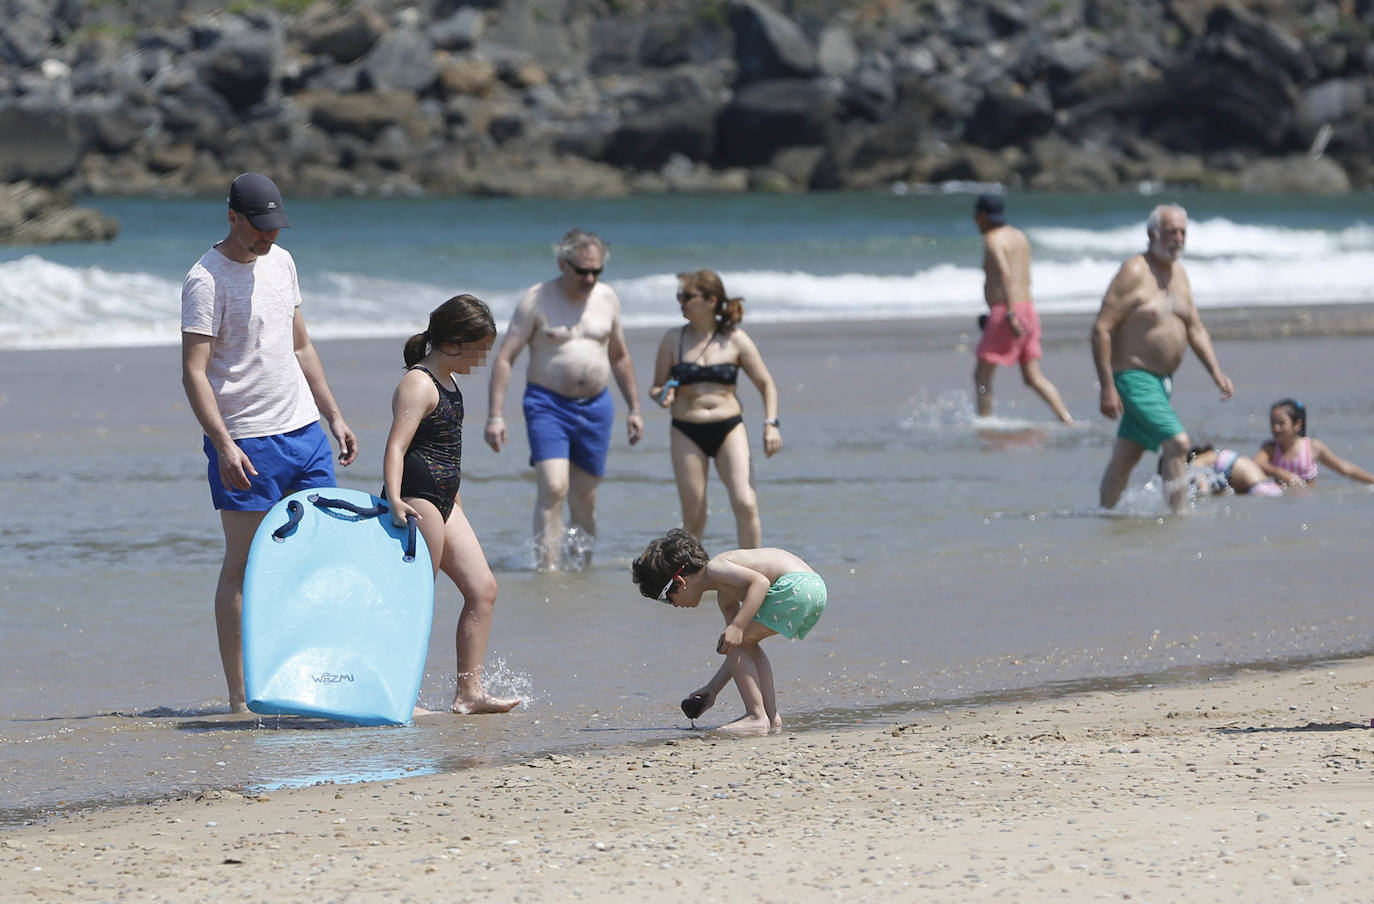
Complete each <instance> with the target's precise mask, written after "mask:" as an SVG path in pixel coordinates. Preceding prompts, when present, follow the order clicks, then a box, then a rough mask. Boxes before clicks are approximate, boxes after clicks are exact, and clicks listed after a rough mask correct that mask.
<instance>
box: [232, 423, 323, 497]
mask: <svg viewBox="0 0 1374 904" xmlns="http://www.w3.org/2000/svg"><path fill="white" fill-rule="evenodd" d="M234 442H236V443H237V444H238V447H239V448H240V449H242V450H243V451H244V454H245V455H247V456H248V460H249V461H251V462H252V463H253V467H254V468H256V469H257V472H258V473H257V476H256V477H255V476H253V475H251V474H250V475H248V477H249V480H250V481H251V482H252V485H251V486H249V488H248V489H246V490H236V489H233V488H232V487H226V486H225V485H224V483H223V482H222V481H221V480H220V479H219V453H218V452H216V451H215V447H214V445H213V444H212V443H211V442H210V437H208V436H207V437H205V457H206V458H208V459H209V460H210V465H209V468H208V469H207V470H208V473H209V477H210V498H211V499H213V500H214V502H215V508H217V509H225V510H227V511H231V512H265V511H267V510H268V509H270V508H271V507H272V506H274V505H276V504H277V503H278V502H280V501H281V500H282V499H285V498H286V497H287V496H289V495H291V494H292V493H294V492H296V491H297V490H306V489H313V488H314V487H332V486H338V483H337V482H336V481H335V479H334V450H333V449H332V448H331V447H330V445H329V437H328V436H326V435H325V432H324V429H323V428H322V427H321V426H320V424H319V422H318V421H316V422H315V423H313V424H307V425H306V426H304V427H301V428H299V429H296V430H292V431H291V432H290V433H276V434H273V435H271V436H254V437H251V438H249V439H239V440H235V441H234Z"/></svg>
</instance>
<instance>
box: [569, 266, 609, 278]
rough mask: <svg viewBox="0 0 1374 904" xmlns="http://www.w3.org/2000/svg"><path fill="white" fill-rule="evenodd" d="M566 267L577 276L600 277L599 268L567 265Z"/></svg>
mask: <svg viewBox="0 0 1374 904" xmlns="http://www.w3.org/2000/svg"><path fill="white" fill-rule="evenodd" d="M568 266H569V267H572V272H574V273H576V274H577V275H578V276H600V275H601V268H600V267H579V266H577V265H576V264H568Z"/></svg>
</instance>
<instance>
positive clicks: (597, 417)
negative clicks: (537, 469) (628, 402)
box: [524, 383, 615, 477]
mask: <svg viewBox="0 0 1374 904" xmlns="http://www.w3.org/2000/svg"><path fill="white" fill-rule="evenodd" d="M524 407H525V429H526V430H527V431H528V432H529V438H530V464H531V465H534V464H536V463H538V462H541V461H547V460H548V459H550V458H566V459H567V460H568V461H570V462H572V463H573V464H575V465H577V466H578V467H579V468H581V469H582V470H584V471H586V472H587V473H588V474H590V475H592V476H593V477H602V476H605V474H606V454H607V453H608V452H610V449H611V427H612V426H614V424H615V402H613V401H611V391H610V390H609V389H603V390H601V394H600V395H595V396H592V397H591V398H586V399H573V398H569V397H568V396H565V395H559V394H558V393H556V392H554V391H553V390H551V389H545V388H544V387H543V386H538V385H535V384H533V383H527V384H525V399H524Z"/></svg>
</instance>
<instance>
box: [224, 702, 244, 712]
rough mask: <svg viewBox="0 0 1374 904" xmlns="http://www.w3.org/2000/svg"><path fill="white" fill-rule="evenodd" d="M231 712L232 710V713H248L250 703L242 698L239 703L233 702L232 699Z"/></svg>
mask: <svg viewBox="0 0 1374 904" xmlns="http://www.w3.org/2000/svg"><path fill="white" fill-rule="evenodd" d="M229 712H231V713H246V712H248V704H247V703H244V702H243V701H242V700H240V701H239V702H238V703H235V702H233V701H232V700H231V701H230V702H229Z"/></svg>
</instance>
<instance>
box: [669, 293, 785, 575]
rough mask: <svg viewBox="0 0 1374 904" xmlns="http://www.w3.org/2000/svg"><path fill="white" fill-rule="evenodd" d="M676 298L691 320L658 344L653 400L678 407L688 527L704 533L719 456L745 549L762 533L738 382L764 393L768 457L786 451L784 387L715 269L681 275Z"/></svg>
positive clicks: (676, 434)
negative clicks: (781, 418) (781, 409)
mask: <svg viewBox="0 0 1374 904" xmlns="http://www.w3.org/2000/svg"><path fill="white" fill-rule="evenodd" d="M677 301H678V304H679V305H681V306H682V316H683V317H684V318H686V320H687V323H686V324H685V325H683V326H682V327H681V328H679V329H671V330H669V331H668V332H667V333H665V334H664V336H663V341H662V342H660V343H659V345H658V359H657V361H656V362H655V364H654V385H653V386H652V387H650V389H649V395H650V397H651V398H653V399H654V400H655V401H657V402H658V404H659V405H661V406H662V407H664V408H670V409H672V415H673V426H672V431H671V434H670V448H671V451H672V456H673V475H674V476H675V477H676V478H677V492H678V497H679V498H680V499H681V501H682V525H683V527H685V528H686V529H687V530H688V532H689V533H691V534H692V535H693V536H694V537H698V538H700V537H701V536H702V534H703V533H704V532H705V530H706V481H707V478H708V477H709V475H710V465H711V459H713V458H714V459H715V460H716V473H718V474H719V475H720V479H721V482H722V483H724V484H725V491H726V492H727V493H728V494H729V495H730V507H731V508H732V509H734V512H735V530H736V532H737V534H738V539H739V547H740V548H741V549H752V548H755V547H757V546H758V545H759V542H760V538H761V536H762V529H761V527H760V526H759V505H758V497H757V495H756V494H755V492H754V483H753V480H752V477H751V473H750V465H749V437H748V434H747V432H746V431H745V429H744V417H743V408H742V407H741V406H740V401H739V397H738V396H737V395H736V394H735V383H736V382H737V381H738V378H739V371H740V370H741V369H743V371H744V373H745V375H746V376H748V377H749V379H750V380H751V381H752V382H753V384H754V386H755V387H757V389H758V391H759V394H760V395H762V396H763V452H764V454H765V455H767V456H769V457H771V456H773V455H774V454H775V453H776V452H777V451H778V450H779V449H781V448H782V432H781V429H780V426H779V423H778V387H777V385H776V384H775V383H774V382H773V377H772V376H771V375H770V374H769V373H768V368H767V367H765V366H764V364H763V358H762V356H760V355H759V350H758V347H757V346H755V345H754V341H753V340H752V339H750V338H749V336H748V334H747V333H745V332H744V330H743V329H741V328H740V326H739V323H740V321H741V320H742V319H743V317H744V305H743V304H742V302H741V300H740V299H738V298H730V297H728V296H727V295H726V294H725V287H724V286H723V285H722V284H721V281H720V277H719V276H717V275H716V274H715V273H713V272H712V271H710V270H697V271H695V272H691V273H680V274H678V291H677Z"/></svg>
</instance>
